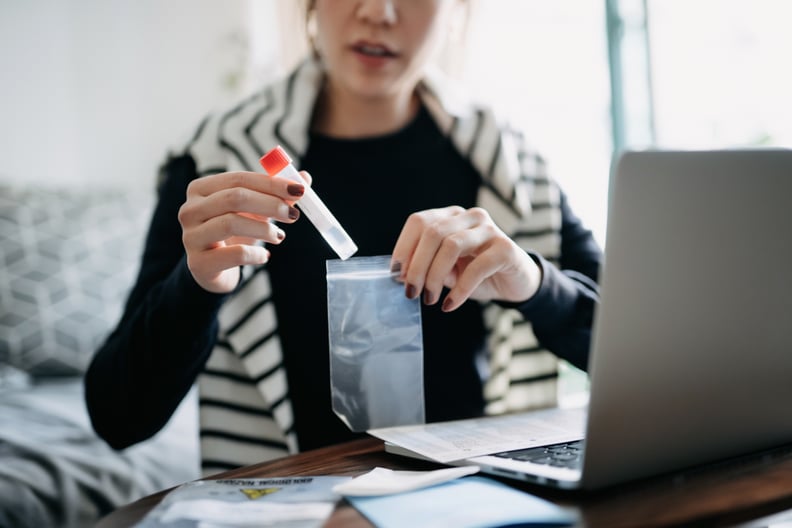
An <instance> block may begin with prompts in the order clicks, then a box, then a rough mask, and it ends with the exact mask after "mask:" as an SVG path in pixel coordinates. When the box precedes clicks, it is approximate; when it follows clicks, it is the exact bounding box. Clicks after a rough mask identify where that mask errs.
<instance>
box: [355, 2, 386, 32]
mask: <svg viewBox="0 0 792 528" xmlns="http://www.w3.org/2000/svg"><path fill="white" fill-rule="evenodd" d="M357 14H358V17H360V18H361V19H363V20H366V21H367V22H370V23H372V24H378V25H379V24H384V25H389V26H390V25H393V24H395V23H396V6H395V5H394V0H361V1H360V5H359V7H358V13H357Z"/></svg>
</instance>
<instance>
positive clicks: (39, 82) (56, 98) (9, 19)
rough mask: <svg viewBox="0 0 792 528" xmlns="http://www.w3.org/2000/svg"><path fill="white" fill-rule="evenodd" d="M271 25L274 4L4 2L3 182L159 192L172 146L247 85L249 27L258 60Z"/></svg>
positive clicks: (239, 0)
mask: <svg viewBox="0 0 792 528" xmlns="http://www.w3.org/2000/svg"><path fill="white" fill-rule="evenodd" d="M252 3H255V4H256V6H255V10H254V9H253V8H252ZM268 13H270V14H271V16H270V17H269V19H267V16H266V15H267V14H268ZM251 15H255V16H256V17H261V18H262V20H251ZM275 19H276V6H275V1H274V0H222V1H218V0H133V1H131V0H70V1H68V2H64V1H62V0H11V1H3V2H2V3H0V50H2V51H0V72H2V81H1V82H0V183H9V182H33V183H41V184H54V185H66V184H68V185H94V184H108V185H110V184H115V183H122V184H131V185H137V183H138V182H140V184H141V185H145V186H150V185H152V184H153V181H154V177H155V173H156V169H157V166H158V165H159V163H160V162H161V161H162V160H163V159H164V156H165V154H166V152H167V149H168V148H169V147H170V146H173V145H176V144H178V143H179V141H180V140H181V139H182V138H186V137H187V135H188V134H189V132H190V131H191V129H193V128H194V126H195V125H197V123H198V121H199V120H200V117H201V116H202V115H203V114H204V113H205V112H206V111H208V110H210V109H211V108H213V107H216V106H219V105H221V104H223V103H224V102H227V101H228V100H229V99H231V98H234V97H237V96H238V95H240V94H241V93H244V92H246V91H248V90H249V89H250V86H249V85H248V84H247V83H246V80H247V77H245V75H246V74H247V70H248V68H247V66H248V62H249V61H250V57H251V56H252V55H254V54H253V53H251V52H250V49H249V44H248V43H249V42H251V39H250V36H249V31H250V30H255V31H256V39H255V45H256V46H260V47H263V48H265V49H261V48H260V49H257V50H256V53H255V56H256V57H257V61H258V62H259V63H260V62H261V61H262V57H267V56H268V55H270V56H274V54H275V53H276V50H277V45H278V38H277V36H276V35H275V34H274V33H273V32H272V30H271V29H272V27H273V25H274V22H273V21H274V20H275Z"/></svg>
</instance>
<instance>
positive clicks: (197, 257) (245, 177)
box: [179, 172, 310, 293]
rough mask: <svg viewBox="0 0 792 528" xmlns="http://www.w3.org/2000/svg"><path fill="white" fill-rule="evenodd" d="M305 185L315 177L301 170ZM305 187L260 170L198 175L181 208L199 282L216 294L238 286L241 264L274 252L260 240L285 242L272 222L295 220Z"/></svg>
mask: <svg viewBox="0 0 792 528" xmlns="http://www.w3.org/2000/svg"><path fill="white" fill-rule="evenodd" d="M300 174H301V175H302V177H303V179H305V180H306V184H308V183H310V176H309V175H308V174H307V173H306V172H301V173H300ZM304 192H305V186H304V185H302V184H299V183H296V182H294V181H292V180H289V179H286V178H279V177H277V176H275V177H268V176H266V175H264V174H261V173H256V172H223V173H220V174H214V175H211V176H204V177H202V178H198V179H196V180H193V181H192V182H191V183H190V184H189V186H188V187H187V201H185V202H184V204H183V205H182V206H181V208H180V209H179V223H180V224H181V226H182V243H183V244H184V249H185V251H186V252H187V267H188V268H189V269H190V273H192V276H193V277H194V278H195V281H196V282H197V283H198V284H199V285H200V286H201V287H202V288H203V289H205V290H207V291H210V292H214V293H228V292H231V291H233V289H234V288H236V286H237V284H238V283H239V274H240V269H239V267H240V266H243V265H246V264H253V265H257V264H264V263H265V262H267V260H269V255H270V253H269V251H268V250H267V249H266V248H264V247H262V246H261V245H259V244H257V242H258V241H262V242H265V243H267V244H280V243H281V242H282V241H283V239H284V238H285V236H286V233H285V232H284V231H283V230H282V229H281V228H280V227H278V226H277V225H275V224H274V223H273V222H272V221H277V222H284V223H288V224H290V223H292V222H294V221H295V220H297V218H299V216H300V213H299V211H298V210H297V209H296V208H295V207H294V203H295V202H296V201H297V200H299V198H300V197H301V196H302V195H303V193H304Z"/></svg>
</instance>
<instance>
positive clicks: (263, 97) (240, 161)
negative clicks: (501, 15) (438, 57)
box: [86, 0, 600, 473]
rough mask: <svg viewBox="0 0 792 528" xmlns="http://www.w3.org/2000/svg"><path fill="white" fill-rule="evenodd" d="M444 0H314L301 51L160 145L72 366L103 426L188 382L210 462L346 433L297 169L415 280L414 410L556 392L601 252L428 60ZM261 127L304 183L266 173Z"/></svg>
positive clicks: (314, 243)
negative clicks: (141, 231) (162, 153)
mask: <svg viewBox="0 0 792 528" xmlns="http://www.w3.org/2000/svg"><path fill="white" fill-rule="evenodd" d="M460 5H461V1H460V0H316V1H314V2H310V3H309V5H308V14H309V16H310V17H313V18H314V19H315V20H314V21H315V28H316V31H315V35H314V38H313V42H314V44H315V53H314V56H312V57H309V58H307V59H306V60H305V61H304V62H303V63H301V64H300V65H299V66H298V67H297V68H296V69H295V70H294V71H293V72H292V73H291V74H290V75H289V76H288V77H287V78H285V79H283V80H282V81H279V82H276V83H274V84H273V85H271V86H266V87H264V88H263V89H262V90H260V91H258V92H256V93H255V94H254V95H253V96H252V97H249V98H247V99H245V100H243V101H241V102H240V103H239V104H238V105H236V106H234V107H232V108H230V109H228V110H226V111H223V112H218V113H213V114H211V115H209V116H207V117H206V119H204V120H203V121H202V123H201V124H200V126H199V127H198V129H197V130H196V131H195V133H194V135H193V137H192V140H191V141H190V142H189V143H188V144H187V145H185V146H184V148H183V149H181V150H180V151H178V152H175V153H173V155H172V156H171V157H169V159H168V160H167V162H166V163H165V165H164V167H163V172H162V180H161V183H160V187H159V202H158V205H157V208H156V210H155V212H154V215H153V218H152V223H151V228H150V231H149V234H148V238H147V242H146V248H145V252H144V255H143V261H142V266H141V270H140V274H139V277H138V279H137V283H136V284H135V286H134V288H133V290H132V292H131V294H130V296H129V299H128V302H127V305H126V309H125V312H124V315H123V317H122V319H121V321H120V322H119V324H118V327H117V328H116V330H115V331H114V332H113V333H112V335H111V336H110V337H109V338H108V339H107V341H106V343H105V344H104V345H103V346H102V347H101V348H100V349H99V350H98V351H97V353H96V356H95V358H94V360H93V362H92V365H91V368H90V370H89V372H88V374H87V376H86V398H87V404H88V408H89V411H90V415H91V418H92V420H93V424H94V427H95V429H96V431H97V432H98V433H99V434H100V435H101V436H102V437H103V438H105V439H106V440H107V441H108V442H109V443H110V444H111V445H112V446H114V447H116V448H123V447H126V446H129V445H131V444H134V443H136V442H139V441H142V440H144V439H146V438H148V437H150V436H151V435H153V434H154V433H156V432H157V431H158V430H159V429H160V428H161V427H162V426H163V425H164V424H165V423H166V422H167V420H168V419H169V417H170V416H171V414H172V413H173V411H174V409H175V408H176V406H177V405H178V404H179V402H180V401H181V399H182V398H183V397H184V395H185V394H186V393H187V391H188V390H189V389H190V387H191V386H192V385H193V384H194V383H195V382H196V380H197V381H198V385H199V393H200V423H201V451H202V465H203V470H204V472H206V473H209V472H213V471H217V470H221V469H226V468H229V467H236V466H240V465H244V464H249V463H253V462H258V461H261V460H265V459H268V458H274V457H277V456H282V455H284V454H286V453H288V452H294V451H296V450H298V449H300V450H305V449H310V448H315V447H319V446H322V445H327V444H331V443H334V442H339V441H343V440H347V439H351V438H353V437H354V436H355V435H354V434H353V433H351V432H350V431H349V430H347V429H346V427H345V426H344V425H343V423H342V422H341V421H340V420H339V419H338V418H337V417H336V416H335V415H334V414H333V412H332V408H331V402H330V388H329V372H328V370H329V360H328V343H327V304H326V282H325V261H326V260H327V259H330V258H335V255H334V254H333V253H332V251H331V250H330V248H329V247H328V246H327V244H326V243H325V242H324V240H323V239H322V238H321V236H320V235H319V234H318V232H317V231H316V230H315V229H314V228H313V226H312V225H310V223H309V222H308V221H306V220H304V219H300V214H299V211H298V209H297V208H296V207H294V205H295V203H296V204H299V199H300V197H301V196H302V194H303V193H304V190H305V185H309V184H311V185H312V186H313V187H314V189H315V190H316V191H317V194H318V195H319V196H321V197H322V199H323V201H324V202H325V203H326V204H327V205H328V207H329V208H330V210H331V211H332V212H333V213H334V215H335V216H336V217H337V218H338V220H339V221H340V223H341V225H343V226H344V228H345V229H346V230H347V232H348V233H349V234H350V235H351V237H352V239H353V240H354V241H355V242H356V243H357V245H358V247H359V252H358V253H357V255H382V254H386V255H392V265H393V269H395V270H400V280H401V281H403V283H404V290H405V295H406V296H407V297H410V298H416V297H418V296H421V298H422V300H423V306H422V310H423V314H422V317H423V334H424V356H425V366H424V379H425V381H424V383H425V405H426V415H427V420H429V421H438V420H448V419H455V418H462V417H470V416H477V415H481V414H483V413H485V412H502V411H506V410H512V409H516V408H523V407H531V406H534V407H535V406H543V405H551V404H553V403H554V402H555V394H556V378H557V360H556V356H560V357H563V358H566V359H568V360H570V361H571V362H572V363H574V364H576V365H578V366H580V367H582V368H585V366H586V363H587V357H588V347H589V337H590V330H591V319H592V313H593V310H594V306H595V304H596V301H597V287H596V282H595V281H596V277H597V273H598V269H599V263H600V250H599V248H598V247H597V244H596V243H595V241H594V240H593V238H592V236H591V233H590V232H589V231H588V230H587V229H585V228H584V227H583V226H582V224H581V222H580V221H579V219H578V218H576V217H575V216H574V214H573V213H572V212H571V210H570V209H569V207H568V205H567V202H566V199H565V196H564V194H563V193H562V192H561V190H560V189H559V188H558V186H557V185H556V184H555V183H554V182H553V181H552V180H550V179H549V178H548V176H547V174H546V173H545V167H544V164H543V162H542V159H541V158H540V157H538V156H537V155H536V154H535V153H532V152H530V151H529V150H528V149H527V147H526V146H525V145H524V144H523V142H522V138H521V136H520V135H519V134H518V133H516V132H515V131H513V130H511V129H509V128H507V127H504V126H501V124H500V122H499V120H498V119H497V117H496V116H495V115H494V114H493V113H492V112H491V111H490V110H489V109H487V108H486V107H484V106H479V105H475V104H472V103H471V102H469V101H467V100H466V99H465V98H464V97H463V96H462V95H461V94H460V92H459V91H458V90H457V89H456V88H455V87H454V86H452V85H451V83H449V81H448V80H447V79H445V78H443V77H442V76H439V75H437V74H436V73H433V72H432V69H431V67H430V63H431V57H432V55H433V53H434V51H435V50H436V48H437V45H438V43H439V41H440V40H441V39H442V37H443V35H444V34H445V33H446V32H447V31H448V25H449V23H450V20H451V17H453V16H454V10H456V9H459V8H460ZM276 144H280V145H281V146H282V147H284V148H285V149H286V150H287V151H288V152H289V154H290V155H291V157H292V158H293V159H295V163H296V164H297V166H298V167H300V168H302V169H305V170H306V171H307V172H306V173H304V175H305V178H306V183H305V185H301V184H295V183H294V182H291V181H287V180H285V179H283V178H279V177H272V178H270V177H265V176H264V175H262V174H261V171H260V170H259V167H258V159H259V157H260V156H261V155H262V154H263V153H264V152H266V151H267V150H269V149H270V148H272V147H274V146H275V145H276ZM309 174H310V175H309ZM548 350H549V351H550V352H548Z"/></svg>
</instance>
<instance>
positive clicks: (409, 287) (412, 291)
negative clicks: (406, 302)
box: [405, 284, 417, 299]
mask: <svg viewBox="0 0 792 528" xmlns="http://www.w3.org/2000/svg"><path fill="white" fill-rule="evenodd" d="M405 293H406V295H407V298H408V299H415V297H416V295H417V293H416V291H415V286H413V285H412V284H408V285H407V287H406V288H405Z"/></svg>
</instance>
